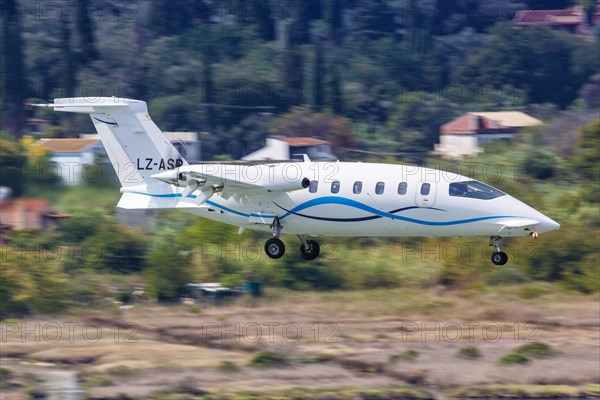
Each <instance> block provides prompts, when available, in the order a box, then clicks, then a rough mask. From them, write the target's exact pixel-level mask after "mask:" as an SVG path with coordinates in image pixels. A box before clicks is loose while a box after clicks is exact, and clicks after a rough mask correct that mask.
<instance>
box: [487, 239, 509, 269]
mask: <svg viewBox="0 0 600 400" xmlns="http://www.w3.org/2000/svg"><path fill="white" fill-rule="evenodd" d="M500 240H502V238H501V237H500V236H490V246H494V249H495V250H496V251H494V252H493V253H492V262H493V263H494V265H504V264H506V262H507V261H508V256H507V255H506V253H505V252H503V251H500Z"/></svg>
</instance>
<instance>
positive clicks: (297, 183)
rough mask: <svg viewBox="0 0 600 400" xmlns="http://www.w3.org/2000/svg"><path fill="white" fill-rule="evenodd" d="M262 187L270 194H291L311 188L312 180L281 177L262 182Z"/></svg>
mask: <svg viewBox="0 0 600 400" xmlns="http://www.w3.org/2000/svg"><path fill="white" fill-rule="evenodd" d="M261 186H262V187H264V188H265V189H266V190H267V191H269V192H291V191H294V190H301V189H306V188H307V187H309V186H310V179H308V178H306V177H305V178H298V179H295V180H289V179H285V178H283V177H279V178H278V179H273V180H268V181H267V182H264V183H263V182H261Z"/></svg>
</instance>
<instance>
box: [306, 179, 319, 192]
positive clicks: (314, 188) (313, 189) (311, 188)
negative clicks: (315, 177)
mask: <svg viewBox="0 0 600 400" xmlns="http://www.w3.org/2000/svg"><path fill="white" fill-rule="evenodd" d="M318 188H319V182H317V181H310V186H309V187H308V191H309V192H311V193H316V192H317V189H318Z"/></svg>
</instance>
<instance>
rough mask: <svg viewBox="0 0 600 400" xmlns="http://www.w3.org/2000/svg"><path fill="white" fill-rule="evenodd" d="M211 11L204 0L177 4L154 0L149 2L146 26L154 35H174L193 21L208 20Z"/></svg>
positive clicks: (188, 0)
mask: <svg viewBox="0 0 600 400" xmlns="http://www.w3.org/2000/svg"><path fill="white" fill-rule="evenodd" d="M212 12H213V10H212V5H211V4H209V3H208V2H207V1H205V0H198V1H194V0H185V1H182V2H181V4H179V3H178V4H177V5H174V4H173V2H172V1H170V0H156V1H153V2H151V6H150V18H149V26H148V27H149V29H150V30H151V31H152V32H154V34H155V35H156V36H170V35H176V34H178V33H181V32H183V31H185V30H186V29H188V28H190V27H192V26H193V23H194V22H195V21H200V22H209V21H210V18H211V15H212Z"/></svg>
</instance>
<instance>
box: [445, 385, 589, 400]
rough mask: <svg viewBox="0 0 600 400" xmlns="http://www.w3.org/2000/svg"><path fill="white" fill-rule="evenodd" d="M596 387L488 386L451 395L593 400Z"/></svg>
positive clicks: (478, 397) (454, 392)
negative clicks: (591, 399)
mask: <svg viewBox="0 0 600 400" xmlns="http://www.w3.org/2000/svg"><path fill="white" fill-rule="evenodd" d="M597 386H598V385H588V386H586V387H577V386H567V385H489V386H482V387H474V388H463V389H457V390H454V391H453V392H452V393H451V398H453V399H488V398H489V399H491V398H519V399H551V398H570V399H578V398H595V397H597V396H598V388H597Z"/></svg>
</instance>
